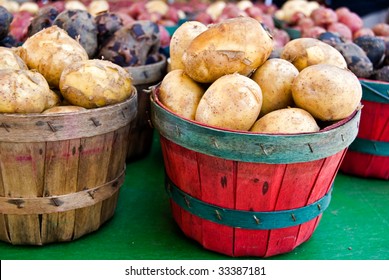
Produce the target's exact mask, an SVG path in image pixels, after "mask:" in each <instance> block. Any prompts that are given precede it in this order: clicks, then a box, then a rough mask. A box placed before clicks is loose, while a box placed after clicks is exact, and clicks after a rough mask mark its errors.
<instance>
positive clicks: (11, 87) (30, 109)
mask: <svg viewBox="0 0 389 280" xmlns="http://www.w3.org/2000/svg"><path fill="white" fill-rule="evenodd" d="M0 92H1V102H0V113H40V112H42V111H43V110H45V109H46V108H47V107H48V99H49V96H50V95H51V92H50V88H49V85H48V83H47V81H46V80H45V78H44V77H43V76H42V75H41V74H39V73H38V72H36V71H30V70H14V69H3V70H0Z"/></svg>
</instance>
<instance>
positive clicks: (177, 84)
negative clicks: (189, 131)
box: [158, 69, 205, 120]
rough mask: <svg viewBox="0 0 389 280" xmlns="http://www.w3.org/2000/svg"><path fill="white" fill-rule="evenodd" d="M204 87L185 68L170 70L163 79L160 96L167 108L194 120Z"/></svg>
mask: <svg viewBox="0 0 389 280" xmlns="http://www.w3.org/2000/svg"><path fill="white" fill-rule="evenodd" d="M204 92H205V90H204V88H202V87H201V86H200V85H199V84H198V83H196V82H195V81H193V80H192V79H191V78H190V77H189V76H188V75H186V74H185V72H184V70H182V69H176V70H172V71H170V72H169V73H168V74H167V75H166V76H165V77H164V78H163V80H162V82H161V85H160V87H159V95H158V98H159V100H160V101H161V102H162V104H164V105H165V106H166V107H167V108H169V109H170V110H172V111H173V112H175V113H176V114H178V115H179V116H181V117H184V118H187V119H190V120H194V118H195V114H196V110H197V106H198V104H199V102H200V99H201V97H202V96H203V95H204Z"/></svg>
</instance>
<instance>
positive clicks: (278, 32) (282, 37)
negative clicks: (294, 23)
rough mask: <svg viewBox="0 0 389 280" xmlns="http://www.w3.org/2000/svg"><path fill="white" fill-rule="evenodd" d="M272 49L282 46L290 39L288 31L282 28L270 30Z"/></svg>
mask: <svg viewBox="0 0 389 280" xmlns="http://www.w3.org/2000/svg"><path fill="white" fill-rule="evenodd" d="M272 36H273V42H274V49H279V48H282V47H283V46H285V45H286V43H288V42H289V41H290V36H289V34H288V32H286V31H285V30H282V29H278V28H274V29H273V31H272Z"/></svg>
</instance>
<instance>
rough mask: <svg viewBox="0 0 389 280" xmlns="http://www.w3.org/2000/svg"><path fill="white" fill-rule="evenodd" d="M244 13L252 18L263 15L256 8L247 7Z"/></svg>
mask: <svg viewBox="0 0 389 280" xmlns="http://www.w3.org/2000/svg"><path fill="white" fill-rule="evenodd" d="M245 12H246V13H247V15H248V16H250V17H252V18H257V17H261V16H262V15H263V14H264V13H263V11H262V10H261V9H260V8H259V7H257V6H252V7H248V8H247V9H245Z"/></svg>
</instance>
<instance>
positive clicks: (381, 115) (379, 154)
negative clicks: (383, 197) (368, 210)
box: [340, 79, 389, 180]
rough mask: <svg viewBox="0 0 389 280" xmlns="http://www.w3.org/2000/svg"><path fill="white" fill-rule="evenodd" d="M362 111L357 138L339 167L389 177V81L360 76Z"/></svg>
mask: <svg viewBox="0 0 389 280" xmlns="http://www.w3.org/2000/svg"><path fill="white" fill-rule="evenodd" d="M360 82H361V85H362V105H363V110H362V111H363V112H362V116H361V123H360V126H359V131H358V135H357V138H356V139H355V140H354V142H353V143H351V145H350V147H349V149H348V151H347V153H346V156H345V158H344V161H343V163H342V165H341V167H340V170H341V171H342V172H344V173H347V174H350V175H355V176H360V177H367V178H377V179H384V180H389V83H386V82H379V81H372V80H365V79H360Z"/></svg>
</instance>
